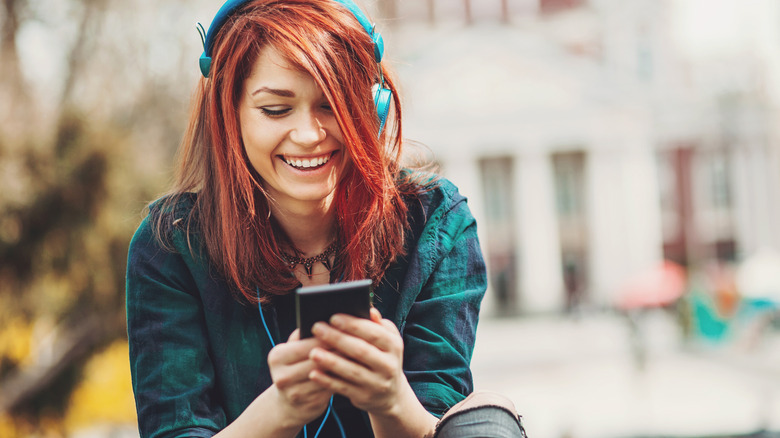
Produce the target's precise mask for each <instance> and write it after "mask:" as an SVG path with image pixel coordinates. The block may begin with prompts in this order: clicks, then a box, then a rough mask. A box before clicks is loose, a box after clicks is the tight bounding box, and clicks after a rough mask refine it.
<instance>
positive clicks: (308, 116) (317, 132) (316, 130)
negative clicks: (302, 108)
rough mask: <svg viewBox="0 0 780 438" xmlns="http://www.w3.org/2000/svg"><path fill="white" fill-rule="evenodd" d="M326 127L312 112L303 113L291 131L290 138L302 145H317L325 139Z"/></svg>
mask: <svg viewBox="0 0 780 438" xmlns="http://www.w3.org/2000/svg"><path fill="white" fill-rule="evenodd" d="M326 135H327V134H326V133H325V128H323V126H322V123H320V121H319V119H317V117H316V116H315V114H314V113H312V112H306V113H301V115H300V120H298V121H297V123H296V124H295V126H294V127H293V130H292V131H291V132H290V140H292V141H293V142H294V143H296V144H299V145H301V146H316V145H318V144H319V143H321V142H322V141H323V140H325V136H326Z"/></svg>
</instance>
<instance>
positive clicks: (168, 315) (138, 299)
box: [126, 179, 487, 437]
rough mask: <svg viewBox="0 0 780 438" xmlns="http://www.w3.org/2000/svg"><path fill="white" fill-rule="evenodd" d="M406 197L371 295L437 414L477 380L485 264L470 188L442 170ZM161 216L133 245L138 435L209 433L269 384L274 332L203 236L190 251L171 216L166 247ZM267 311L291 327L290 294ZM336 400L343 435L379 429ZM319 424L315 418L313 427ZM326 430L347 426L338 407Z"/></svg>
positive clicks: (283, 334)
mask: <svg viewBox="0 0 780 438" xmlns="http://www.w3.org/2000/svg"><path fill="white" fill-rule="evenodd" d="M194 197H195V195H191V196H189V197H186V198H183V200H182V202H180V204H179V205H178V206H177V213H176V214H174V215H172V216H171V217H172V219H171V220H172V221H175V219H176V218H177V217H183V216H185V215H186V213H187V212H188V211H189V209H191V208H192V203H193V201H194ZM407 204H408V206H409V220H410V224H411V232H410V233H409V234H408V238H407V242H406V248H407V255H406V256H405V257H403V258H401V259H399V260H398V261H397V262H395V263H394V264H393V265H392V266H391V267H390V268H389V269H388V271H387V272H386V274H385V277H384V278H383V280H382V282H381V284H380V285H379V286H378V287H377V289H376V290H375V291H374V293H375V297H374V305H375V306H376V307H377V308H378V310H379V311H380V312H381V313H382V315H383V316H384V317H385V318H388V319H390V320H392V321H394V322H395V324H396V325H397V326H398V328H399V330H400V331H401V333H402V335H403V339H404V345H405V347H404V365H403V367H404V372H405V374H406V377H407V379H408V380H409V382H410V384H411V386H412V389H413V390H414V391H415V393H416V394H417V397H418V398H419V399H420V401H421V402H422V404H423V406H425V408H426V409H428V411H430V412H431V413H433V414H434V415H436V416H441V415H442V414H443V413H444V412H445V411H446V410H447V409H449V408H450V407H452V406H453V405H455V404H456V403H458V402H459V401H461V400H463V399H464V398H465V397H466V395H468V394H469V393H471V391H472V389H473V387H472V386H473V384H472V377H471V371H470V369H469V363H470V361H471V354H472V350H473V348H474V340H475V339H474V338H475V333H476V326H477V320H478V315H479V307H480V302H481V300H482V297H483V295H484V293H485V288H486V282H487V279H486V273H485V265H484V262H483V258H482V254H481V251H480V247H479V242H478V240H477V233H476V223H475V221H474V218H473V217H472V215H471V212H470V211H469V209H468V206H467V204H466V198H464V197H463V196H461V195H460V194H459V193H458V191H457V189H456V188H455V187H454V186H453V185H452V184H451V183H450V182H448V181H446V180H444V179H440V180H438V182H437V185H436V187H435V188H434V189H432V190H430V191H427V192H424V193H422V194H420V195H418V196H417V197H414V198H413V199H412V198H410V199H407ZM158 214H160V211H159V208H158V207H157V205H156V204H155V205H153V206H152V207H151V209H150V214H149V216H148V217H147V218H145V219H144V221H143V222H142V223H141V225H140V227H139V228H138V230H137V231H136V233H135V236H134V237H133V240H132V242H131V245H130V251H129V255H128V267H127V288H126V293H127V329H128V338H129V341H130V365H131V372H132V381H133V391H134V393H135V398H136V408H137V411H138V422H139V430H140V433H141V436H142V437H182V436H187V437H208V436H212V435H214V434H215V433H216V432H218V431H219V430H221V429H222V428H224V427H225V426H226V425H227V424H229V423H230V422H232V421H233V420H234V419H235V418H236V417H237V416H238V415H240V414H241V412H243V410H244V409H245V408H246V407H247V406H248V405H249V404H250V403H251V402H252V401H253V400H254V398H255V397H257V395H258V394H260V393H261V392H263V391H264V390H265V389H266V388H268V386H270V385H271V383H272V382H271V377H270V374H269V371H268V366H267V363H266V357H267V355H268V352H269V350H270V349H271V347H272V346H271V340H269V339H268V336H267V335H266V333H265V330H264V328H263V326H262V322H261V319H260V313H259V311H258V309H257V307H253V306H250V305H247V304H245V303H241V302H239V301H237V300H236V299H235V298H234V297H233V295H232V294H231V292H230V289H229V288H228V286H227V284H226V282H225V281H224V280H223V279H221V278H220V277H219V276H218V275H217V274H216V273H215V272H214V271H213V269H211V268H210V266H209V263H208V260H207V259H206V256H205V255H204V254H205V252H204V251H203V250H202V248H199V247H198V242H197V236H195V235H192V234H190V236H189V238H190V243H191V244H192V245H193V248H195V250H194V251H190V250H189V249H188V248H189V247H188V236H187V235H186V232H185V230H184V227H182V226H173V227H172V233H171V236H170V237H171V242H172V244H173V246H174V248H175V250H174V251H169V250H166V249H164V248H163V247H162V246H161V245H160V243H159V241H158V240H157V239H156V237H155V235H154V231H153V229H152V223H153V220H154V218H155V217H156V216H157V215H158ZM184 222H185V221H179V223H180V224H182V223H184ZM263 314H264V316H265V319H266V321H267V322H268V325H269V329H270V331H271V335H272V336H273V338H274V339H275V340H276V341H277V342H279V341H280V340H285V339H287V337H288V336H289V334H290V333H291V332H292V330H293V329H294V328H295V316H294V302H293V299H292V295H286V296H282V297H277V298H275V299H274V301H273V302H272V303H271V305H268V306H265V307H264V309H263ZM334 408H335V412H336V413H337V414H338V417H339V419H340V420H341V422H342V424H343V426H344V428H345V429H346V432H347V436H348V437H370V436H373V434H372V432H371V428H370V424H369V422H368V415H367V414H366V413H365V412H361V411H359V410H357V409H356V408H354V407H353V406H352V405H351V404H350V403H349V401H348V400H346V399H344V398H341V397H337V398H336V400H335V402H334ZM319 424H320V420H315V421H314V422H313V423H312V425H310V427H309V430H310V431H311V432H310V433H309V434H310V435H311V436H313V431H314V430H316V428H317V427H319ZM258 427H261V425H258ZM320 436H321V437H327V436H341V434H340V433H339V432H338V428H337V425H336V422H335V421H333V418H332V415H331V418H329V419H328V420H327V422H326V424H325V427H324V428H323V431H322V433H321V434H320Z"/></svg>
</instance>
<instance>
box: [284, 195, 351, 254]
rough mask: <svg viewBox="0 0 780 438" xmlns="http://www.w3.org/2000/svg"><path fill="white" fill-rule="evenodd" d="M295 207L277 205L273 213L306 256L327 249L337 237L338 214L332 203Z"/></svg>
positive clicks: (297, 247) (294, 243)
mask: <svg viewBox="0 0 780 438" xmlns="http://www.w3.org/2000/svg"><path fill="white" fill-rule="evenodd" d="M293 207H294V208H289V207H288V208H285V207H282V206H280V205H275V206H274V207H272V213H271V214H273V215H274V217H275V218H276V220H277V222H278V223H279V225H281V227H282V229H283V230H284V231H285V233H287V236H288V237H289V238H290V240H292V243H293V245H295V248H296V249H298V250H300V251H301V252H302V253H303V254H302V255H303V256H304V257H312V256H315V255H317V254H320V253H322V252H323V251H325V249H326V248H327V247H328V245H330V243H331V242H333V239H334V238H335V237H336V214H335V212H334V209H333V205H332V203H331V202H328V203H327V204H323V205H316V206H314V205H307V206H304V205H297V206H293Z"/></svg>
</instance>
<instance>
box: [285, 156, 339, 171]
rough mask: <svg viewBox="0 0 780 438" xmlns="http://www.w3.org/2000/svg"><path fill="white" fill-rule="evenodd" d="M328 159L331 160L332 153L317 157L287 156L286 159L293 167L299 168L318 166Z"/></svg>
mask: <svg viewBox="0 0 780 438" xmlns="http://www.w3.org/2000/svg"><path fill="white" fill-rule="evenodd" d="M328 160H330V155H323V156H321V157H317V158H311V159H307V158H303V159H301V158H285V159H284V161H285V162H287V164H289V165H290V166H293V167H299V168H304V169H305V168H310V167H317V166H322V165H323V164H325V163H327V162H328Z"/></svg>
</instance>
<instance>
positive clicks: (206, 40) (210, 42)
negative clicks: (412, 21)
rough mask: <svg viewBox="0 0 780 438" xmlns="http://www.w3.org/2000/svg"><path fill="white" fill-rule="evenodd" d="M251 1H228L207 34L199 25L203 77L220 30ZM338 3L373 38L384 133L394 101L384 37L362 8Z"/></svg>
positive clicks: (349, 2) (376, 95) (378, 108)
mask: <svg viewBox="0 0 780 438" xmlns="http://www.w3.org/2000/svg"><path fill="white" fill-rule="evenodd" d="M249 1H251V0H228V1H226V2H225V4H223V5H222V7H221V8H219V11H217V15H216V16H214V20H212V21H211V25H209V30H208V32H205V31H204V29H203V25H202V24H200V23H198V32H199V33H200V37H201V41H202V42H203V54H202V55H200V72H201V73H202V74H203V77H206V78H207V77H209V70H210V69H211V55H212V51H213V49H214V38H215V36H216V34H217V33H218V32H219V29H220V28H221V27H222V26H223V25H224V24H225V22H227V19H228V17H230V15H231V14H232V13H233V12H235V11H236V10H237V9H238V8H239V7H240V6H242V5H243V4H245V3H248V2H249ZM333 1H335V2H336V3H339V4H340V5H342V6H344V7H345V8H347V9H348V10H349V11H350V12H351V13H352V15H354V16H355V18H356V19H357V21H358V22H359V23H360V25H361V26H363V29H365V31H366V33H368V35H369V36H370V37H371V40H372V41H373V42H374V59H375V60H376V63H377V67H378V69H379V82H378V83H376V84H374V87H373V93H374V105H375V106H376V112H377V116H378V117H379V133H380V134H381V133H382V129H383V128H384V126H385V122H386V121H387V115H388V113H389V112H390V101H391V100H392V97H393V93H392V91H390V89H388V88H386V87H385V79H384V75H383V74H382V66H381V62H382V55H383V54H384V51H385V43H384V40H383V39H382V35H381V34H379V32H375V27H376V26H375V25H374V24H372V23H371V21H369V19H368V17H366V15H365V14H364V13H363V11H361V10H360V8H359V7H358V6H357V5H356V4H355V3H354V2H353V1H352V0H333Z"/></svg>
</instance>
